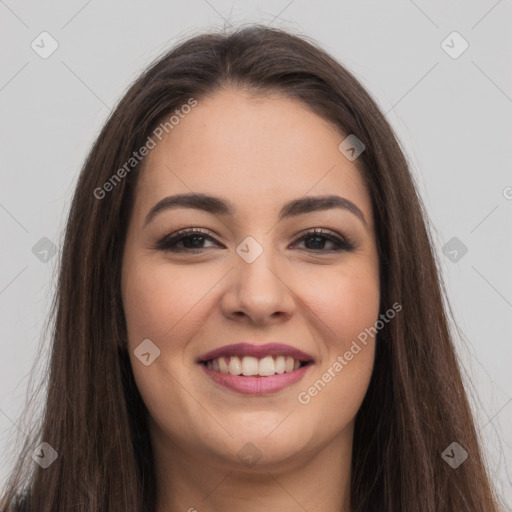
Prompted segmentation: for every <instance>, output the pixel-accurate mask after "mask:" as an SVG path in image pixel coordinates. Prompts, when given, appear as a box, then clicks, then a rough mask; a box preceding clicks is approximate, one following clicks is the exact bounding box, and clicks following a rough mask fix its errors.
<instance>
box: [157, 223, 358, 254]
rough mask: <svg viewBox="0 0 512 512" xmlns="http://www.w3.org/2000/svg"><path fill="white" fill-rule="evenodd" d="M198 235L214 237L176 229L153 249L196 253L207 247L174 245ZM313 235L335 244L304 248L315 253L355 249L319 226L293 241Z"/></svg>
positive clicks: (346, 240) (346, 241) (207, 237)
mask: <svg viewBox="0 0 512 512" xmlns="http://www.w3.org/2000/svg"><path fill="white" fill-rule="evenodd" d="M198 235H200V237H201V238H203V239H209V240H212V241H214V239H213V238H212V237H211V236H210V235H208V234H207V233H205V232H204V231H202V230H201V229H200V228H192V229H187V230H182V231H178V232H177V233H174V234H171V235H166V236H164V237H163V238H162V239H161V240H160V241H159V242H158V243H157V244H156V246H155V249H157V250H159V251H164V252H174V253H179V252H181V253H193V254H197V253H199V252H201V251H203V250H204V249H208V247H206V248H204V247H200V248H197V249H188V248H184V249H176V245H177V244H178V243H179V242H181V241H182V240H185V239H188V238H191V237H194V236H196V237H197V236H198ZM314 237H319V238H325V239H326V240H327V241H329V242H331V243H333V244H335V246H336V249H331V250H325V249H319V250H315V249H305V250H306V251H313V252H316V253H320V254H325V253H334V252H341V251H346V252H350V251H352V250H354V249H355V246H354V244H353V243H352V242H351V241H350V240H348V239H347V237H342V236H336V235H334V234H332V233H331V232H328V231H324V230H323V229H321V228H314V229H311V230H309V231H306V232H305V233H303V234H302V236H301V237H300V238H299V239H297V241H296V242H294V243H297V242H299V241H301V240H304V239H308V238H314Z"/></svg>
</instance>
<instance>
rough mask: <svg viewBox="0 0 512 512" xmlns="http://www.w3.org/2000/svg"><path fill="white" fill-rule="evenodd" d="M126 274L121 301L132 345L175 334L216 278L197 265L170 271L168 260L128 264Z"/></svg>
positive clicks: (187, 320)
mask: <svg viewBox="0 0 512 512" xmlns="http://www.w3.org/2000/svg"><path fill="white" fill-rule="evenodd" d="M125 276H126V279H125V281H124V286H123V305H124V312H125V317H126V323H127V327H128V336H129V342H130V344H131V345H135V344H137V342H139V343H140V341H142V340H143V339H145V338H150V339H152V338H154V339H155V340H159V341H160V342H161V343H163V342H164V341H165V340H166V339H168V337H169V336H172V337H174V336H173V334H175V333H176V331H177V330H181V329H182V328H183V326H185V325H186V324H187V323H188V322H190V320H191V319H192V318H193V316H194V313H193V312H194V306H196V305H197V304H198V303H199V302H200V300H201V298H202V297H204V295H205V293H206V292H207V291H208V290H209V289H211V288H212V287H213V286H214V284H215V282H216V280H218V279H214V276H212V275H211V273H210V275H208V274H207V273H204V272H201V271H199V270H198V269H197V267H196V268H195V269H193V268H192V267H188V268H186V267H182V268H179V269H177V270H176V269H173V270H172V271H171V268H170V266H169V264H168V263H161V264H152V265H149V264H147V265H144V263H143V262H141V263H138V264H136V265H131V266H128V267H127V268H126V273H125ZM173 345H174V344H173ZM168 348H170V349H171V350H173V348H176V347H168ZM166 350H167V348H166Z"/></svg>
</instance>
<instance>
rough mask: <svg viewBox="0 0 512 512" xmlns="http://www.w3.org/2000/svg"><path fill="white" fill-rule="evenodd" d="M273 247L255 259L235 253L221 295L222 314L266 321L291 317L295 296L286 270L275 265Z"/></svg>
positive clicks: (250, 321)
mask: <svg viewBox="0 0 512 512" xmlns="http://www.w3.org/2000/svg"><path fill="white" fill-rule="evenodd" d="M270 253H271V251H270V250H269V249H265V250H264V251H263V252H262V254H260V256H259V257H258V258H257V259H256V260H255V261H253V262H252V263H247V261H245V260H244V259H243V258H241V257H239V256H238V255H235V257H236V260H235V268H234V269H233V271H232V272H230V276H229V279H230V281H229V284H228V287H227V288H226V291H225V293H224V295H223V296H222V298H221V307H222V311H223V314H224V315H225V316H226V317H228V318H229V319H231V320H237V321H245V322H249V323H253V324H258V325H264V324H273V323H280V322H284V321H286V320H289V319H290V318H291V317H292V316H293V314H294V312H295V309H296V299H295V296H294V293H293V290H292V289H291V283H287V282H286V281H287V280H286V276H285V275H284V272H283V270H282V269H281V270H280V269H279V268H277V266H276V265H275V258H274V264H273V265H272V258H271V254H270Z"/></svg>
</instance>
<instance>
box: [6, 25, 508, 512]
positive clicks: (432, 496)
mask: <svg viewBox="0 0 512 512" xmlns="http://www.w3.org/2000/svg"><path fill="white" fill-rule="evenodd" d="M224 86H234V87H239V88H243V89H245V90H248V91H251V92H256V93H262V94H266V93H273V92H275V93H280V94H285V95H286V96H288V97H290V98H294V99H296V100H299V101H300V102H302V103H303V104H304V105H306V106H307V107H308V108H310V109H311V110H312V111H314V112H315V113H317V114H318V115H319V116H321V117H323V118H325V119H326V120H328V121H331V122H333V123H334V124H335V125H336V126H337V127H338V128H339V130H340V132H341V133H344V134H346V135H348V134H355V135H356V136H357V138H358V139H360V140H361V141H362V142H363V144H364V145H365V147H366V149H365V151H364V152H363V153H362V154H361V156H360V157H359V159H358V164H359V167H360V170H361V173H362V175H363V177H364V179H365V182H366V184H367V187H368V190H369V192H370V195H371V199H372V204H373V210H374V215H375V229H376V238H377V244H378V252H379V259H380V279H381V290H382V292H381V306H380V307H381V311H382V312H384V311H386V310H388V309H389V308H390V307H391V306H392V304H394V303H395V302H398V303H399V304H401V305H402V306H403V312H402V313H400V315H397V316H396V318H395V319H394V320H393V321H392V322H389V323H388V324H386V326H385V327H384V328H383V329H382V330H381V331H380V332H379V335H378V340H379V341H378V343H377V345H376V355H375V366H374V371H373V375H372V378H371V382H370V385H369V388H368V390H367V393H366V396H365V398H364V401H363V403H362V406H361V408H360V410H359V412H358V414H357V417H356V424H355V437H354V446H353V458H352V473H351V502H352V510H353V512H370V511H374V512H376V511H379V512H384V511H386V512H396V511H404V512H405V511H407V512H411V511H418V510H421V511H425V512H454V511H478V512H496V511H497V510H498V505H497V502H496V498H495V496H494V492H493V489H492V486H491V485H490V482H489V479H488V476H487V474H486V470H485V465H484V462H483V459H482V456H481V451H480V448H479V444H478V439H477V435H476V431H475V426H474V421H473V418H472V414H471V410H470V407H469V405H468V401H467V398H466V394H465V390H464V388H463V383H462V380H461V375H460V370H459V367H458V363H457V359H456V356H455V353H454V347H453V342H452V338H451V333H450V330H449V325H448V318H449V317H448V314H447V312H446V310H445V306H444V303H443V297H444V295H443V294H444V287H443V284H442V280H441V277H440V272H439V270H438V263H437V261H436V258H435V256H434V254H433V251H432V241H431V235H430V234H429V231H428V229H427V227H426V224H427V223H426V220H425V219H426V213H425V211H424V207H423V206H422V203H421V200H420V197H419V195H418V193H417V191H416V187H415V184H414V181H413V179H412V177H411V173H410V171H409V169H408V165H407V162H406V159H405V157H404V155H403V153H402V151H401V149H400V146H399V143H398V142H397V140H396V138H395V135H394V134H393V131H392V129H391V127H390V125H389V124H388V122H387V120H386V119H385V117H384V116H383V114H382V113H381V112H380V111H379V109H378V107H377V106H376V104H375V102H374V101H373V100H372V98H371V97H370V96H369V94H368V93H367V92H366V91H365V90H364V88H363V87H362V86H361V85H360V83H359V82H358V81H357V80H356V79H355V77H354V76H353V75H352V74H351V73H350V72H349V71H347V70H346V69H345V68H344V67H342V66H341V65H340V64H339V63H337V62H336V61H335V60H333V59H332V58H331V57H330V56H329V55H328V54H326V53H325V52H324V51H323V50H321V49H319V48H318V47H317V46H316V45H315V44H313V43H311V42H310V41H308V39H307V38H305V37H299V36H295V35H292V34H290V33H287V32H285V31H281V30H277V29H271V28H266V27H261V26H250V27H244V28H240V29H238V30H236V31H233V32H231V33H210V34H202V35H199V36H196V37H193V38H190V39H188V40H186V41H185V42H183V43H181V44H180V45H178V46H177V47H175V48H174V49H172V50H171V51H169V52H168V53H166V54H165V55H163V57H161V58H159V59H158V60H157V61H156V62H155V63H153V64H152V65H151V66H150V67H149V68H148V69H147V70H146V71H145V72H144V73H143V74H142V75H141V76H140V77H139V78H138V79H137V80H136V81H135V83H134V84H133V85H132V86H131V87H130V88H129V90H128V92H127V93H126V94H125V96H124V97H123V98H122V99H121V101H120V102H119V104H118V105H117V107H116V108H115V109H114V110H113V112H112V113H111V115H110V117H109V119H108V121H107V122H106V124H105V126H104V128H103V129H102V131H101V133H100V135H99V137H98V138H97V140H96V142H95V143H94V145H93V147H92V149H91V151H90V153H89V156H88V158H87V160H86V162H85V165H84V167H83V169H82V171H81V174H80V177H79V181H78V184H77V186H76V190H75V194H74V198H73V202H72V205H71V210H70V213H69V218H68V223H67V229H66V233H65V241H64V245H63V251H62V259H61V267H60V274H59V280H58V289H57V293H56V298H55V301H54V308H53V317H52V318H53V319H54V321H53V330H52V338H53V343H52V352H51V360H50V367H49V376H48V382H47V384H48V386H47V393H46V395H47V396H46V402H45V406H44V415H43V419H42V425H41V428H40V430H39V431H38V432H37V434H36V437H35V438H34V439H32V438H31V439H30V440H28V441H27V442H26V444H25V447H24V449H23V455H22V457H21V458H20V461H19V464H18V466H17V468H16V470H15V471H13V472H12V478H11V480H10V482H9V487H8V491H7V493H6V496H5V498H4V503H5V505H4V506H6V507H7V508H6V510H9V511H10V510H27V511H33V512H36V511H37V512H63V511H66V512H68V511H70V510H76V511H80V510H82V511H85V510H91V511H109V512H141V511H147V512H154V508H155V475H154V469H153V458H152V450H151V446H150V443H149V441H148V439H149V435H148V432H147V424H146V412H147V411H146V409H145V406H144V403H143V402H142V399H141V396H140V394H139V392H138V390H137V387H136V385H135V381H134V377H133V374H132V370H131V366H130V361H129V358H128V353H127V349H126V343H125V340H126V337H127V333H126V325H125V319H124V314H123V306H122V301H121V293H120V274H121V258H122V254H123V247H124V241H125V236H126V230H127V222H128V219H129V218H130V211H131V207H132V203H133V199H134V186H135V184H136V181H137V177H138V175H139V174H140V171H141V169H142V168H143V163H144V162H142V163H140V164H137V165H135V166H133V169H129V170H128V171H127V172H126V173H124V175H123V178H122V179H119V180H117V179H116V180H115V182H112V181H111V184H112V186H110V187H108V193H105V194H103V192H102V193H101V194H99V193H98V192H96V194H95V192H94V191H95V190H96V191H97V190H98V189H102V190H106V188H105V187H104V185H105V183H106V182H108V181H109V180H111V178H112V175H113V174H114V173H116V171H117V170H118V169H120V168H122V167H123V166H124V165H125V164H126V162H128V161H129V160H130V158H131V157H132V155H133V153H134V151H137V150H138V149H139V148H140V147H142V146H143V145H144V144H145V143H146V142H147V138H148V136H150V135H151V133H152V131H153V130H154V129H155V127H156V126H158V124H159V123H160V122H161V121H162V119H164V118H166V117H168V116H170V115H171V114H172V112H173V111H175V110H176V109H179V108H180V107H181V106H182V105H184V104H186V103H187V102H188V101H189V100H190V98H195V99H196V100H197V101H199V102H200V101H201V98H204V97H205V96H206V95H210V94H212V93H214V92H215V91H216V90H218V89H219V88H220V87H224ZM340 141H341V140H340ZM125 170H126V167H125ZM99 196H100V197H99ZM98 197H99V198H98ZM43 441H44V442H47V443H49V444H50V445H51V446H52V447H53V448H54V449H55V450H56V451H57V452H58V458H57V460H56V461H55V462H54V463H53V464H52V465H51V466H50V467H48V468H47V469H42V468H39V467H38V466H36V465H35V464H34V462H33V461H32V458H31V452H32V451H33V450H34V447H35V446H37V445H38V443H40V442H43ZM454 441H456V442H457V443H459V444H460V445H461V446H462V447H463V448H464V449H465V450H466V451H467V452H468V453H469V456H468V458H467V460H466V461H465V462H464V463H463V464H462V465H460V466H459V467H458V468H456V469H454V468H452V467H451V466H450V465H449V464H447V463H446V462H445V461H444V460H443V458H442V457H441V454H442V452H443V451H444V450H445V448H447V447H448V446H449V445H450V444H451V443H452V442H454ZM22 495H23V496H24V499H23V500H19V501H20V502H19V503H18V504H17V505H16V502H17V500H18V498H19V497H20V496H22ZM17 497H18V498H17Z"/></svg>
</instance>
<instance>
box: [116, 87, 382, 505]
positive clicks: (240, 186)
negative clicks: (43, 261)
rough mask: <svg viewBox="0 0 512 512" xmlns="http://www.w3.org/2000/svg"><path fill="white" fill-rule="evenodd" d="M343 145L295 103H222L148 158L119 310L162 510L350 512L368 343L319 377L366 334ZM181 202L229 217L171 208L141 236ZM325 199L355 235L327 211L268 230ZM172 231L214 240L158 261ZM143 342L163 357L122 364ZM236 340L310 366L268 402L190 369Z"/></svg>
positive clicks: (350, 165) (372, 263)
mask: <svg viewBox="0 0 512 512" xmlns="http://www.w3.org/2000/svg"><path fill="white" fill-rule="evenodd" d="M344 138H345V136H344V135H343V134H341V133H340V132H339V131H338V130H337V129H336V128H335V127H334V126H332V125H331V124H330V123H328V122H327V121H325V120H324V119H323V118H321V117H319V116H318V115H316V114H314V113H313V112H311V111H310V110H309V109H308V108H307V107H305V106H303V105H302V104H301V103H299V102H296V101H294V100H291V99H288V98H285V97H283V96H278V95H272V96H270V95H269V96H265V97H262V96H255V95H250V94H248V93H247V92H242V91H239V90H236V89H222V90H221V91H218V92H216V93H215V94H213V95H211V96H210V97H207V98H203V99H201V100H200V101H199V102H198V105H197V106H196V107H195V108H194V109H192V110H191V112H190V113H189V114H188V115H187V116H185V117H184V119H181V121H180V123H179V125H177V126H176V127H175V128H174V129H173V130H172V131H171V132H170V133H169V135H167V136H166V137H165V138H164V139H163V140H162V141H161V142H159V143H158V144H157V146H156V147H155V148H154V149H153V150H152V151H151V152H150V154H149V155H148V156H147V158H146V160H145V168H144V170H143V172H142V173H141V176H140V178H139V182H138V184H137V189H136V195H135V203H134V208H133V211H132V217H131V219H130V223H129V228H128V235H127V240H126V245H125V251H124V257H123V269H122V298H123V305H124V309H125V315H126V321H127V328H128V344H129V350H130V357H131V363H132V367H133V372H134V376H135V379H136V383H137V386H138V388H139V390H140V393H141V395H142V398H143V400H144V402H145V404H146V406H147V408H148V411H149V429H150V436H151V441H152V445H153V447H154V456H155V469H156V476H157V488H158V491H157V497H158V510H159V512H164V511H165V512H170V511H172V512H174V511H187V510H188V511H190V512H192V511H193V510H197V511H199V512H209V511H212V512H213V511H220V510H222V511H223V512H235V511H240V510H244V511H245V512H260V511H268V510H283V511H289V512H294V511H301V512H303V511H304V509H305V510H308V512H314V511H318V512H320V511H322V512H334V511H337V512H339V511H340V510H344V511H349V510H350V506H349V500H350V494H349V492H350V490H349V482H350V460H351V451H352V439H353V429H354V418H355V416H356V413H357V411H358V409H359V407H360V405H361V403H362V400H363V398H364V395H365V392H366V390H367V388H368V384H369V380H370V377H371V373H372V369H373V361H374V350H375V346H374V345H375V340H374V339H372V338H368V340H369V342H368V343H367V345H366V346H363V345H361V347H362V349H361V351H360V352H359V353H357V355H355V356H354V357H353V359H352V360H351V361H349V362H347V363H348V364H347V365H346V366H344V367H343V369H342V371H338V372H336V371H334V372H333V370H332V367H333V364H334V363H335V361H337V358H338V356H340V355H341V356H343V354H344V353H345V352H346V351H347V350H348V349H349V348H350V345H351V343H352V342H353V341H354V340H355V339H356V338H357V336H358V334H360V333H361V332H362V331H364V329H365V328H367V327H370V326H373V325H374V324H375V322H376V321H377V319H378V315H379V295H380V291H379V273H378V268H379V260H378V254H377V248H376V241H375V232H374V222H373V212H372V205H371V199H370V196H369V193H368V190H367V188H366V185H365V183H364V181H363V178H362V176H361V174H360V171H359V170H358V168H357V166H356V163H357V161H356V162H350V161H349V160H348V159H347V158H345V156H344V155H343V154H342V153H341V152H340V151H339V150H338V145H339V143H340V142H341V141H342V140H343V139H344ZM190 192H196V193H198V192H201V193H206V194H211V195H215V196H218V197H221V198H224V199H226V200H229V201H231V202H232V203H233V205H234V206H235V208H236V213H235V215H234V216H232V217H231V216H228V215H220V214H215V215H214V214H211V213H207V212H204V211H200V210H197V209H190V208H179V209H169V210H163V211H161V212H160V213H159V214H157V215H156V216H155V217H154V218H153V220H151V221H150V222H149V223H148V224H147V225H145V224H144V220H145V217H146V215H147V213H148V211H149V210H150V209H151V207H152V206H153V205H154V204H156V203H157V202H158V201H159V200H161V199H162V198H164V197H165V196H169V195H174V194H178V193H190ZM325 194H336V195H339V196H341V197H344V198H346V199H348V200H350V201H352V202H353V203H354V204H355V205H357V206H358V207H359V209H360V210H361V211H362V213H363V214H364V217H365V219H366V224H365V223H363V222H362V221H361V220H360V219H359V218H358V217H357V216H356V215H354V214H353V213H351V212H350V211H347V210H343V209H339V208H332V209H329V210H324V211H317V212H312V213H308V214H303V215H300V216H297V217H291V218H287V219H284V220H281V221H279V222H278V220H277V214H278V211H279V209H280V207H281V206H282V205H283V204H284V203H285V202H287V201H289V200H292V199H297V198H301V197H303V196H305V195H308V196H317V195H325ZM184 228H201V229H202V230H203V231H204V232H206V233H207V235H208V236H211V237H212V239H208V238H205V239H204V241H203V242H201V241H199V245H197V247H199V248H200V249H199V250H200V252H199V253H193V252H192V250H190V249H189V251H190V252H188V253H186V252H178V253H173V252H165V251H162V250H157V249H155V245H156V244H157V243H158V241H159V240H160V239H162V238H163V237H164V236H165V235H168V234H170V233H174V232H176V231H178V230H182V229H184ZM314 228H323V229H324V230H326V231H328V232H331V233H333V234H335V233H338V234H339V235H341V236H346V237H349V239H350V240H351V241H353V242H354V245H355V248H354V249H353V250H352V251H345V250H341V251H339V252H334V251H332V249H333V248H335V247H336V246H335V245H333V244H332V243H330V242H329V241H328V240H325V239H321V240H320V244H319V243H317V244H316V245H315V243H314V242H315V240H314V239H313V240H311V236H313V235H309V238H306V239H303V238H301V237H302V236H303V233H302V232H303V231H304V230H308V229H314ZM247 236H252V237H253V238H254V239H255V240H256V241H257V242H258V243H259V244H260V246H261V247H262V248H263V253H262V254H261V255H260V256H259V257H258V258H257V259H256V260H255V261H254V262H253V263H247V262H246V261H245V260H244V259H242V258H241V257H240V256H239V255H238V254H237V253H236V251H235V250H236V248H237V246H238V245H239V244H240V243H241V242H242V241H243V240H244V239H245V238H246V237H247ZM322 240H324V242H325V245H322ZM201 244H203V245H202V246H203V248H202V249H201ZM178 245H179V246H180V247H181V248H182V249H183V243H180V244H178ZM322 249H324V250H327V251H329V250H330V251H331V252H322ZM145 339H150V340H151V341H152V342H153V343H154V344H155V345H156V346H157V347H158V348H159V349H160V356H159V357H158V358H156V359H155V360H154V362H152V363H151V364H150V365H148V366H145V365H143V364H142V363H141V362H140V360H139V359H138V358H137V357H135V355H134V352H133V351H134V350H135V349H136V348H137V346H138V345H139V344H140V343H141V342H142V341H143V340H145ZM243 340H255V343H256V344H258V343H259V344H263V343H266V342H267V341H269V340H273V341H279V342H282V343H285V344H288V345H291V346H294V347H296V348H298V349H300V350H303V351H305V352H307V353H309V354H311V355H312V356H313V358H314V359H315V364H314V365H312V366H311V367H310V368H309V369H308V371H307V373H306V374H305V376H304V377H303V379H301V380H300V381H299V382H297V383H295V384H293V385H291V386H289V387H287V388H285V389H283V390H281V391H279V392H277V393H273V394H267V395H260V396H255V395H242V394H239V393H237V392H234V391H232V390H229V389H226V388H224V387H221V386H220V385H218V384H216V383H214V382H213V381H212V380H211V379H210V377H208V376H207V375H206V373H205V372H204V371H203V369H202V367H201V366H200V365H199V364H198V363H197V362H196V359H197V357H198V356H199V355H201V354H204V353H206V352H208V351H210V350H212V349H214V348H218V347H220V346H223V345H226V344H231V343H237V342H240V341H243ZM328 368H331V374H332V373H334V374H335V377H333V378H332V379H331V380H330V382H328V383H327V384H326V385H325V387H323V389H322V390H321V391H320V392H318V393H317V394H316V396H314V397H311V400H310V401H309V403H307V404H303V403H300V402H299V400H298V395H299V393H300V392H304V391H307V390H308V388H309V387H310V386H312V385H313V384H314V383H315V381H317V380H318V379H321V378H322V375H323V374H324V373H325V372H326V371H327V370H328ZM249 442H250V443H252V444H253V445H254V446H255V447H256V448H257V450H258V452H259V453H260V454H261V457H260V459H259V460H258V461H257V463H256V464H255V465H253V466H251V467H248V466H247V465H245V464H244V463H243V462H242V461H241V460H240V459H239V457H238V456H237V454H238V452H239V451H240V450H241V449H242V448H243V447H244V445H246V443H249ZM242 453H243V452H242Z"/></svg>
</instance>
